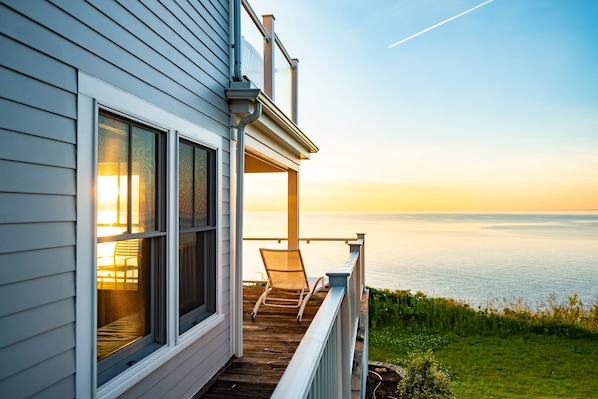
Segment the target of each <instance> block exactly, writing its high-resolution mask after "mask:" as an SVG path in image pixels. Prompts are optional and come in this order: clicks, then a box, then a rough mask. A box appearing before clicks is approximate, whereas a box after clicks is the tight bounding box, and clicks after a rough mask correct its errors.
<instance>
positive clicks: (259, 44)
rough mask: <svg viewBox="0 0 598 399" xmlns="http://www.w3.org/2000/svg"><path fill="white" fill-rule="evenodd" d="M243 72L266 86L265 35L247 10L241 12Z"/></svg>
mask: <svg viewBox="0 0 598 399" xmlns="http://www.w3.org/2000/svg"><path fill="white" fill-rule="evenodd" d="M241 27H242V29H241V35H242V37H241V72H242V73H243V75H244V76H247V78H249V80H251V81H252V82H253V83H254V84H255V85H256V86H257V87H259V88H263V87H264V37H263V36H262V33H261V32H260V31H259V29H258V28H257V27H256V26H255V23H254V22H253V20H252V19H251V17H250V16H249V15H248V14H247V12H242V13H241Z"/></svg>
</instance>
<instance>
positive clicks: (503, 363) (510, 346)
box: [369, 326, 598, 399]
mask: <svg viewBox="0 0 598 399" xmlns="http://www.w3.org/2000/svg"><path fill="white" fill-rule="evenodd" d="M426 349H432V350H433V351H434V355H435V356H436V358H437V359H438V360H439V361H440V362H441V363H442V364H443V369H446V370H447V371H448V372H449V374H450V375H451V376H452V377H453V381H454V386H453V391H454V393H455V395H456V397H457V398H460V399H467V398H472V399H474V398H475V399H479V398H547V399H550V398H567V399H575V398H579V399H588V398H598V340H597V339H591V338H585V339H569V338H564V337H558V336H544V335H535V334H530V335H529V336H526V337H521V336H512V337H506V338H499V337H481V336H470V337H455V336H454V335H453V334H443V333H438V332H436V333H428V332H426V331H425V330H423V329H421V328H411V327H409V328H406V327H398V326H387V327H383V328H378V329H372V330H371V331H370V346H369V353H370V360H377V361H382V362H386V361H390V362H392V363H397V364H401V363H402V362H403V361H404V360H405V359H406V353H408V352H411V351H414V350H426Z"/></svg>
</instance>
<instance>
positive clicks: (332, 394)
mask: <svg viewBox="0 0 598 399" xmlns="http://www.w3.org/2000/svg"><path fill="white" fill-rule="evenodd" d="M364 237H365V236H364V234H358V235H357V240H355V242H350V243H349V249H350V252H349V257H348V259H347V261H346V262H345V265H344V267H343V269H342V270H340V271H337V272H330V273H327V275H328V277H329V281H330V290H329V292H328V295H327V296H326V298H325V299H324V302H323V303H322V305H321V306H320V309H319V310H318V312H317V314H316V315H315V317H314V319H313V321H312V323H311V325H310V326H309V329H308V330H307V332H306V334H305V336H304V337H303V340H302V341H301V343H300V345H299V347H298V348H297V350H296V352H295V354H294V356H293V358H292V359H291V361H290V363H289V365H288V367H287V368H286V370H285V372H284V374H283V376H282V378H281V380H280V382H279V383H278V385H277V387H276V390H275V391H274V393H273V395H272V398H275V399H282V398H293V399H295V398H297V399H299V398H301V399H303V398H308V397H309V398H351V395H352V392H351V386H352V384H351V379H352V374H353V371H354V367H355V364H357V365H359V367H362V369H361V373H360V377H359V378H360V381H359V385H360V387H361V388H360V397H364V395H365V383H366V377H367V358H368V353H367V343H368V342H367V340H368V338H367V337H368V334H367V306H365V312H366V313H365V317H363V318H360V316H362V299H363V297H364V293H365V238H364ZM250 240H276V241H279V242H280V241H283V240H284V239H278V238H252V239H250ZM349 240H351V239H346V238H335V239H330V238H303V239H301V241H306V242H311V241H349ZM360 328H363V330H364V334H363V341H364V342H363V349H362V351H358V352H357V354H356V342H357V339H358V331H359V330H360ZM363 367H365V370H364V369H363ZM358 374H359V373H358Z"/></svg>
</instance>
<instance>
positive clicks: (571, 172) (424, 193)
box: [245, 0, 598, 212]
mask: <svg viewBox="0 0 598 399" xmlns="http://www.w3.org/2000/svg"><path fill="white" fill-rule="evenodd" d="M483 2H485V1H484V0H450V1H447V0H394V1H391V0H376V1H363V0H361V1H354V0H342V1H341V0H330V1H321V0H285V1H281V0H250V4H251V6H252V7H253V9H254V11H255V12H256V14H258V15H262V14H274V16H275V18H276V21H275V28H276V32H277V34H278V36H279V37H280V39H281V40H282V42H283V44H284V45H285V47H286V49H287V51H288V52H289V53H290V54H291V56H293V57H297V58H298V59H299V61H300V62H299V124H298V125H299V127H300V128H301V130H302V131H303V132H304V133H305V134H306V135H307V136H308V137H309V138H310V139H311V140H312V141H313V142H314V143H315V144H316V145H317V146H318V148H319V149H320V150H319V152H318V153H316V154H312V157H311V159H310V160H308V161H304V162H303V163H302V164H301V171H300V182H301V193H300V204H301V210H303V211H313V210H320V211H379V212H411V211H554V210H587V209H598V23H596V21H597V20H598V1H595V0H494V1H492V2H489V3H488V4H485V5H484V6H482V7H479V8H477V9H475V10H473V11H471V12H469V13H467V14H465V15H462V16H460V17H459V18H456V19H453V20H451V21H450V22H447V23H445V24H443V25H441V26H438V27H436V28H434V29H432V30H429V31H427V32H425V33H423V34H421V35H419V36H417V37H414V38H412V39H410V40H407V41H405V42H403V43H401V44H399V45H396V46H395V47H392V48H389V46H390V45H392V44H393V43H396V42H398V41H401V40H403V39H405V38H408V37H409V36H412V35H414V34H416V33H418V32H421V31H423V30H425V29H427V28H430V27H432V26H434V25H436V24H438V23H440V22H442V21H445V20H447V19H449V18H451V17H454V16H456V15H458V14H460V13H463V12H465V11H467V10H469V9H471V8H473V7H475V6H477V5H480V4H481V3H483ZM246 193H247V194H246V197H245V203H246V208H247V209H248V210H284V209H286V208H285V207H286V200H285V195H286V176H285V175H282V174H266V175H254V176H247V179H246Z"/></svg>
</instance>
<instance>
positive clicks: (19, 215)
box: [0, 193, 75, 224]
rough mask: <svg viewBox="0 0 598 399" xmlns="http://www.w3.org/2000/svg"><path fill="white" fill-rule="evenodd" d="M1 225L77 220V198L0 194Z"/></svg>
mask: <svg viewBox="0 0 598 399" xmlns="http://www.w3.org/2000/svg"><path fill="white" fill-rule="evenodd" d="M0 204H2V205H1V206H0V224H5V223H34V222H53V221H59V222H65V221H74V220H75V198H74V197H72V196H68V195H38V194H11V193H0Z"/></svg>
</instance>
